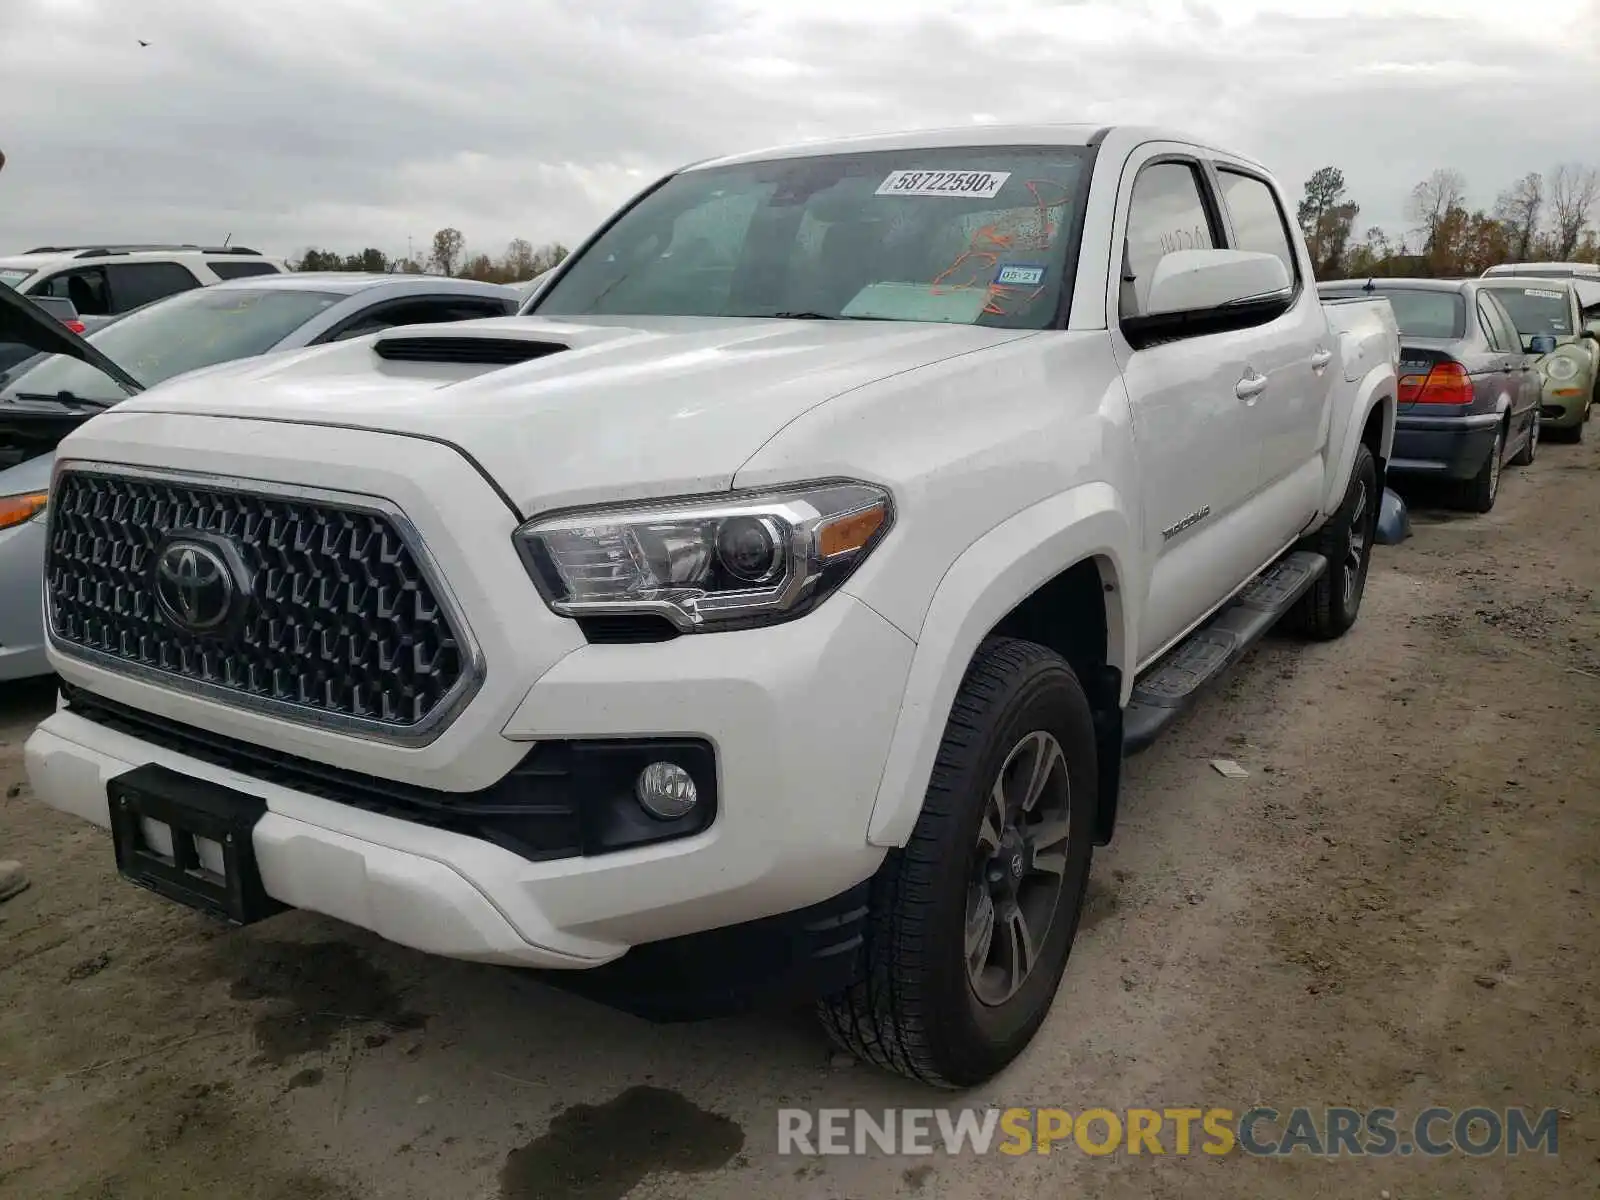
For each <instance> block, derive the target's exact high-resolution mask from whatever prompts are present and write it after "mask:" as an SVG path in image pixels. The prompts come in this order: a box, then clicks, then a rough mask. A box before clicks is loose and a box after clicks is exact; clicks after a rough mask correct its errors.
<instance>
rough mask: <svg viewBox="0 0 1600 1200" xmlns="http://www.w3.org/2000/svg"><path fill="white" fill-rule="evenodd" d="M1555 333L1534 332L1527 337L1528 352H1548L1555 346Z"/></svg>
mask: <svg viewBox="0 0 1600 1200" xmlns="http://www.w3.org/2000/svg"><path fill="white" fill-rule="evenodd" d="M1556 345H1557V343H1556V335H1555V334H1553V333H1536V334H1534V335H1533V336H1532V337H1531V338H1529V339H1528V353H1530V354H1541V355H1543V354H1549V353H1550V352H1551V351H1552V350H1554V349H1555V348H1556Z"/></svg>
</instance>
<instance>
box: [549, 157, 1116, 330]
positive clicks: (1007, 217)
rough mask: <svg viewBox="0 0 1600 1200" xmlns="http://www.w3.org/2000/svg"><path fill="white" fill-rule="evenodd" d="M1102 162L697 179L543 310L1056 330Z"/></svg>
mask: <svg viewBox="0 0 1600 1200" xmlns="http://www.w3.org/2000/svg"><path fill="white" fill-rule="evenodd" d="M1090 155H1091V152H1090V151H1088V150H1086V149H1084V148H1081V147H1071V146H1066V147H1061V146H1056V147H1047V148H1033V147H993V146H985V147H969V148H951V149H941V150H896V151H874V152H872V153H865V154H830V155H821V156H818V157H814V158H791V159H782V160H779V161H769V162H759V163H747V164H743V165H737V166H728V167H716V168H709V169H706V170H690V171H685V172H683V173H682V174H679V175H675V176H673V177H672V178H670V179H668V180H667V181H666V182H665V183H663V184H662V185H661V186H660V187H658V188H657V189H656V190H655V191H653V192H651V193H650V194H649V195H647V196H646V197H644V199H642V200H641V201H639V203H638V204H636V205H635V206H634V207H633V208H631V209H630V210H628V212H626V213H625V214H624V215H623V216H622V217H621V218H620V219H619V220H618V221H617V222H616V224H614V225H612V226H611V227H610V228H609V229H607V230H606V231H605V232H604V233H603V234H601V235H600V237H599V239H598V240H597V241H596V242H595V243H594V244H593V245H592V246H590V247H589V248H588V249H587V250H585V251H584V252H583V253H582V254H581V255H579V256H578V257H577V258H575V259H574V260H573V261H572V263H571V264H570V265H569V266H568V268H567V270H566V272H565V274H563V275H562V276H561V278H560V279H558V280H557V281H556V282H555V284H554V285H553V286H552V287H551V288H550V289H549V290H548V291H547V292H546V293H545V294H544V295H543V296H542V297H540V298H539V299H538V300H537V301H535V303H534V306H533V309H532V311H534V312H537V313H538V314H539V315H541V316H706V317H773V316H791V317H813V318H818V317H820V318H844V319H858V320H890V321H943V322H954V323H958V324H966V325H992V326H997V327H1000V328H1007V329H1041V328H1044V327H1045V326H1047V325H1048V324H1050V322H1051V321H1052V320H1053V319H1054V317H1055V315H1056V313H1057V311H1058V310H1059V308H1060V307H1061V306H1062V305H1064V304H1065V303H1066V301H1067V300H1068V298H1069V295H1068V293H1069V292H1070V284H1069V282H1068V281H1067V280H1066V279H1065V278H1064V275H1065V272H1066V270H1067V269H1068V260H1069V249H1070V246H1069V243H1070V242H1071V240H1072V238H1073V237H1074V236H1075V228H1076V225H1077V217H1078V215H1079V212H1080V211H1081V206H1082V202H1083V192H1084V190H1085V187H1086V184H1087V179H1088V171H1087V164H1088V162H1089V159H1090Z"/></svg>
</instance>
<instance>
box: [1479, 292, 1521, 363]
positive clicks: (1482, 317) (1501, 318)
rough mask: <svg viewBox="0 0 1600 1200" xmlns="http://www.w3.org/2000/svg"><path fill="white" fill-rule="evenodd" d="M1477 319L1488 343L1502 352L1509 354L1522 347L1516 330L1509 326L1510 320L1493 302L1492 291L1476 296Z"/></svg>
mask: <svg viewBox="0 0 1600 1200" xmlns="http://www.w3.org/2000/svg"><path fill="white" fill-rule="evenodd" d="M1478 320H1479V321H1480V322H1481V323H1482V325H1483V332H1484V336H1486V337H1487V338H1488V339H1489V345H1490V346H1491V347H1492V348H1494V349H1495V350H1498V351H1500V353H1502V354H1511V353H1513V352H1514V351H1517V350H1520V349H1521V348H1522V343H1521V342H1520V341H1518V339H1517V335H1516V331H1515V330H1514V329H1512V327H1511V321H1510V319H1509V318H1507V316H1506V315H1505V312H1504V310H1503V309H1501V307H1500V305H1499V304H1497V303H1496V302H1495V298H1494V295H1493V293H1490V292H1482V293H1480V294H1479V296H1478Z"/></svg>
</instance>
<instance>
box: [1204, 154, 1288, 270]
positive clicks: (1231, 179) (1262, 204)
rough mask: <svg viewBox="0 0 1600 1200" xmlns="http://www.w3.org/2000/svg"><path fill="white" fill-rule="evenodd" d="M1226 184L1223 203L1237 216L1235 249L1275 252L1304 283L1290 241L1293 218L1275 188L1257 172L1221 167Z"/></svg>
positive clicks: (1221, 178)
mask: <svg viewBox="0 0 1600 1200" xmlns="http://www.w3.org/2000/svg"><path fill="white" fill-rule="evenodd" d="M1217 178H1218V179H1219V180H1220V181H1221V183H1222V202H1223V204H1225V205H1226V206H1227V208H1228V216H1229V217H1231V218H1232V219H1233V234H1234V243H1235V247H1234V248H1235V249H1238V250H1252V251H1255V252H1256V253H1258V254H1275V255H1277V256H1278V258H1279V259H1281V260H1282V262H1283V265H1284V268H1285V269H1286V270H1287V271H1288V272H1289V278H1290V279H1292V280H1294V281H1295V283H1297V284H1298V283H1299V282H1300V267H1299V264H1298V263H1296V262H1295V257H1294V250H1293V248H1292V245H1291V243H1290V241H1289V218H1288V217H1286V216H1284V215H1283V208H1282V206H1281V205H1279V203H1278V198H1277V197H1276V196H1274V195H1273V194H1272V189H1271V188H1270V187H1268V186H1267V185H1266V183H1264V182H1263V181H1262V180H1260V179H1257V178H1256V177H1255V176H1254V175H1245V174H1243V173H1242V172H1239V171H1230V170H1228V169H1227V168H1226V167H1221V168H1218V170H1217Z"/></svg>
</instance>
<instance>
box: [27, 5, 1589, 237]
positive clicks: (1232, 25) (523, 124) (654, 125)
mask: <svg viewBox="0 0 1600 1200" xmlns="http://www.w3.org/2000/svg"><path fill="white" fill-rule="evenodd" d="M1597 7H1600V6H1597V5H1596V4H1595V3H1593V0H1523V2H1522V3H1519V4H1518V5H1516V6H1511V7H1508V6H1506V5H1504V4H1503V3H1500V2H1499V0H1133V2H1123V3H1112V2H1104V0H983V2H978V0H953V2H949V3H944V4H941V5H939V6H937V7H935V6H930V5H928V4H926V3H925V2H923V0H874V3H873V4H870V5H869V4H863V3H859V2H856V0H848V2H847V0H793V2H788V0H783V2H780V0H769V2H758V0H673V2H672V3H660V2H659V0H476V2H475V3H472V4H461V5H443V4H439V3H436V2H424V0H381V2H380V0H256V3H254V4H251V5H232V4H228V5H224V4H217V3H216V2H215V0H165V2H164V3H163V4H162V5H160V6H154V5H151V6H136V5H130V4H127V3H125V0H7V2H6V3H4V4H0V45H4V46H5V47H6V66H5V72H6V73H5V77H4V86H5V92H6V101H5V119H4V122H3V124H0V139H3V141H0V148H3V150H4V152H5V153H6V155H7V158H8V160H9V161H8V162H7V164H6V167H5V170H4V172H0V250H14V249H21V248H23V247H25V246H27V245H32V244H37V243H41V242H50V241H76V240H94V239H97V238H108V239H118V240H140V241H143V240H156V239H174V240H211V239H220V238H222V237H223V236H225V235H226V234H229V233H231V234H233V236H234V239H235V240H236V241H238V242H243V243H245V244H249V245H255V246H259V247H260V248H262V249H265V250H267V251H269V252H274V253H282V254H293V253H297V252H298V251H300V250H301V249H303V248H304V247H306V246H307V245H312V244H316V245H321V246H330V247H335V248H339V249H354V248H358V247H360V246H364V245H377V246H379V247H380V248H382V249H384V250H386V251H388V252H390V253H398V252H404V251H405V249H406V246H407V241H408V239H410V240H411V241H413V242H414V243H415V244H416V245H417V246H419V247H420V246H421V245H423V244H425V243H426V242H427V240H428V239H429V238H430V237H431V235H432V232H433V231H434V230H435V229H437V228H439V227H442V226H444V225H454V226H456V227H457V228H459V229H461V230H462V231H463V232H464V233H465V234H466V236H467V239H468V243H469V245H470V246H471V247H474V248H478V249H484V250H489V251H491V252H492V251H496V250H498V249H499V248H500V247H502V246H503V245H504V243H505V242H506V241H508V240H509V239H510V238H512V237H519V236H520V237H527V238H530V239H532V240H534V241H543V240H548V239H561V240H563V241H566V242H568V243H569V244H570V243H571V242H574V241H576V240H578V239H579V238H581V237H582V236H583V235H584V234H585V233H586V232H587V231H588V230H589V229H590V228H591V227H592V226H593V225H594V224H595V223H596V222H598V221H599V220H600V219H602V218H603V217H604V215H605V214H606V213H607V212H608V211H609V210H610V209H611V208H613V207H614V206H615V205H616V204H618V203H619V202H621V201H622V200H624V199H626V198H627V197H628V196H629V195H631V194H632V193H633V192H634V191H636V190H637V189H638V188H640V187H641V186H643V185H644V184H646V183H647V182H649V181H650V180H651V179H652V178H654V177H655V176H657V175H658V174H660V173H661V172H664V171H666V170H669V169H671V168H672V167H674V166H677V165H679V164H681V163H684V162H687V161H692V160H694V159H697V158H703V157H708V156H711V155H714V154H720V153H727V152H731V151H736V150H742V149H748V148H752V147H759V146H764V145H772V144H779V143H783V142H786V141H792V140H800V139H806V138H814V137H823V136H832V135H838V134H847V133H861V132H874V131H881V130H889V129H896V128H908V127H909V128H915V127H927V126H938V125H948V124H967V123H992V122H997V121H999V122H1005V121H1092V122H1107V123H1111V122H1116V121H1134V122H1141V123H1156V124H1162V125H1169V126H1176V127H1180V128H1185V129H1192V130H1194V131H1195V132H1196V133H1199V134H1203V135H1206V136H1209V137H1213V138H1216V139H1219V140H1220V141H1222V142H1223V143H1225V144H1227V145H1230V146H1236V147H1238V148H1239V149H1241V150H1244V151H1246V152H1248V153H1251V154H1253V155H1255V156H1256V157H1258V158H1260V159H1262V160H1263V161H1264V162H1266V163H1268V164H1269V165H1270V166H1272V167H1273V168H1274V169H1275V170H1276V171H1277V172H1278V173H1279V175H1280V176H1281V177H1282V178H1283V179H1284V181H1285V183H1286V184H1287V186H1288V187H1289V188H1290V189H1291V191H1298V188H1299V185H1300V183H1301V182H1302V181H1303V180H1304V179H1305V178H1306V177H1307V176H1308V175H1309V174H1310V173H1311V172H1312V171H1313V170H1315V169H1316V168H1317V167H1319V166H1323V165H1325V164H1328V163H1333V164H1336V165H1338V166H1340V167H1341V168H1342V169H1343V170H1344V172H1345V175H1346V178H1347V180H1348V181H1349V183H1350V187H1351V191H1352V193H1353V195H1354V196H1355V198H1356V199H1357V200H1358V201H1359V202H1360V203H1361V204H1362V207H1363V212H1362V216H1361V219H1360V220H1361V224H1362V225H1363V226H1365V225H1368V224H1384V225H1388V226H1390V227H1391V228H1398V227H1399V226H1400V225H1401V224H1402V217H1401V214H1402V212H1403V210H1404V201H1405V194H1406V192H1407V190H1408V189H1409V187H1410V186H1411V184H1413V183H1414V182H1415V181H1416V180H1418V179H1420V178H1422V177H1423V176H1425V175H1426V174H1427V173H1428V172H1429V171H1430V170H1432V169H1433V168H1434V167H1437V166H1446V165H1449V166H1456V167H1459V168H1460V169H1462V170H1463V171H1464V172H1465V173H1466V174H1467V177H1468V182H1469V186H1470V189H1471V191H1470V198H1471V200H1472V201H1473V202H1474V203H1478V204H1484V205H1487V204H1490V203H1492V201H1493V198H1494V194H1495V192H1496V191H1497V190H1499V189H1500V188H1501V187H1504V186H1505V185H1507V184H1508V183H1509V182H1510V181H1511V180H1513V179H1514V178H1516V177H1517V176H1520V175H1522V174H1524V173H1525V172H1527V171H1530V170H1544V169H1548V168H1549V167H1550V165H1551V164H1553V163H1554V162H1556V161H1560V160H1567V159H1583V158H1596V157H1600V151H1597V150H1596V149H1595V147H1597V146H1600V110H1597V109H1596V108H1595V106H1594V105H1593V103H1592V97H1593V90H1594V83H1593V81H1594V79H1595V78H1596V72H1597V69H1600V34H1597V32H1596V30H1597V20H1600V12H1597V11H1596V9H1597ZM141 39H142V40H144V41H147V42H148V43H149V45H148V46H143V47H142V46H140V45H139V41H140V40H141Z"/></svg>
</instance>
